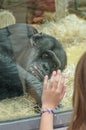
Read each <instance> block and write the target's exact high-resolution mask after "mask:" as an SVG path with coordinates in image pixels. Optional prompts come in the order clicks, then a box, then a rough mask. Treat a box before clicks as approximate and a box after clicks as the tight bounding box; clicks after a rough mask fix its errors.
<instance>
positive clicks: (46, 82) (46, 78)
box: [43, 75, 48, 89]
mask: <svg viewBox="0 0 86 130" xmlns="http://www.w3.org/2000/svg"><path fill="white" fill-rule="evenodd" d="M47 86H48V75H46V76H45V77H44V82H43V89H46V88H47Z"/></svg>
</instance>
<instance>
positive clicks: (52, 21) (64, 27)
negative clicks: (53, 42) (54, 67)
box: [0, 0, 86, 121]
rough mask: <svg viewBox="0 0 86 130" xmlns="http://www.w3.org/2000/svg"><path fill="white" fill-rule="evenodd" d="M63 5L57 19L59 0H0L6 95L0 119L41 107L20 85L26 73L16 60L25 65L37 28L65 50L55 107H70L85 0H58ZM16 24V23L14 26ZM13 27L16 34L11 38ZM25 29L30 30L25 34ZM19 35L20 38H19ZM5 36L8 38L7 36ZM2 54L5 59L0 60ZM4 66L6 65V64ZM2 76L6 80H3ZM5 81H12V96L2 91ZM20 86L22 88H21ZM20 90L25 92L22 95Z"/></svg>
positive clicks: (84, 34) (84, 37)
mask: <svg viewBox="0 0 86 130" xmlns="http://www.w3.org/2000/svg"><path fill="white" fill-rule="evenodd" d="M64 4H66V5H65V13H63V12H64V10H63V11H62V14H61V16H62V18H60V16H59V15H60V13H58V12H57V11H59V10H58V9H57V8H58V2H55V1H54V0H37V1H36V0H21V1H19V0H15V1H14V0H1V1H0V28H1V29H0V53H1V54H0V79H1V80H2V82H3V84H2V86H1V87H0V95H1V97H2V98H3V95H5V96H6V99H3V100H2V99H1V101H0V121H5V120H13V119H20V118H25V117H32V116H37V115H38V114H39V112H40V106H39V105H38V104H37V103H36V98H37V96H35V98H34V97H33V96H32V93H29V95H28V94H27V93H26V90H25V89H26V88H23V86H24V82H23V78H25V77H27V75H28V74H27V73H26V71H25V70H22V68H19V66H18V65H17V63H18V62H21V65H22V67H26V64H28V63H27V62H26V61H27V60H28V57H27V55H28V51H27V50H28V42H29V41H28V37H31V36H32V34H33V33H34V34H35V33H37V32H36V31H38V32H39V33H40V32H42V33H46V34H49V35H52V36H54V37H55V38H56V39H58V41H60V42H61V43H62V45H63V47H64V49H65V51H66V53H67V66H66V68H65V69H64V70H63V73H65V75H66V82H65V84H66V86H67V90H66V91H67V92H66V95H65V97H64V99H63V101H62V102H61V104H60V105H59V106H58V107H57V108H56V112H63V111H65V110H66V111H67V110H70V109H72V93H73V81H74V73H75V67H76V64H77V61H78V59H79V57H80V56H81V55H82V53H83V52H84V51H86V45H85V44H86V29H85V28H86V20H85V19H86V2H85V0H82V1H79V0H77V1H75V3H74V2H73V1H72V0H67V1H66V3H63V5H62V1H61V2H60V3H59V7H60V8H61V9H60V10H62V9H63V8H62V6H63V7H64ZM57 14H58V16H57ZM63 15H64V16H63ZM57 17H58V18H59V20H58V18H57ZM16 23H19V24H17V25H16ZM20 23H21V24H22V25H21V29H20V28H19V25H20ZM24 23H27V24H28V25H29V24H30V25H31V26H32V27H33V28H35V29H34V30H28V27H27V25H25V24H24ZM9 25H14V29H13V30H12V28H11V26H9ZM25 26H26V27H25ZM5 27H7V28H5ZM15 27H16V31H15V33H16V34H15V36H14V35H13V36H12V37H11V33H13V32H14V30H15ZM19 30H20V31H19ZM27 30H28V31H29V33H28V34H27ZM20 34H21V37H19V35H20ZM8 36H9V38H7V37H8ZM3 39H4V40H3ZM22 41H23V42H22ZM12 43H13V44H12ZM19 43H21V44H19ZM46 44H47V43H46ZM22 46H23V47H22ZM7 47H8V48H7ZM21 48H22V49H21ZM82 48H83V49H82ZM19 49H21V53H22V55H23V54H24V56H23V57H22V58H21V57H20V56H19V57H18V55H19V54H18V53H20V51H19ZM3 50H4V55H3ZM9 50H11V51H9ZM33 50H34V49H33ZM29 52H30V50H29ZM32 52H33V51H32ZM7 55H9V57H7ZM10 55H11V56H10ZM32 55H36V53H35V54H33V53H31V55H29V57H31V56H32ZM2 57H3V59H4V60H2ZM10 57H11V59H10ZM8 63H9V64H10V65H11V66H9V64H8ZM3 65H4V66H3ZM7 65H8V67H6V66H7ZM2 69H3V71H2ZM27 69H28V68H27ZM9 70H10V71H9ZM12 72H14V75H12ZM23 74H25V77H23V78H22V77H21V75H23ZM4 75H5V78H6V80H7V82H5V83H4V78H3V77H4ZM9 75H10V76H9ZM15 77H16V78H15ZM28 77H30V78H33V77H31V75H28ZM8 82H9V83H10V84H11V88H15V89H14V90H13V91H14V95H13V93H12V94H11V96H9V95H8V94H7V93H8V92H7V91H6V90H3V91H2V88H3V86H5V85H6V86H7V85H8V84H9V83H8ZM16 84H17V85H18V86H16ZM15 86H16V87H15ZM37 86H41V84H37ZM21 87H22V89H20V88H21ZM9 90H10V88H9ZM23 90H24V91H25V93H24V94H23ZM15 91H17V93H16V92H15Z"/></svg>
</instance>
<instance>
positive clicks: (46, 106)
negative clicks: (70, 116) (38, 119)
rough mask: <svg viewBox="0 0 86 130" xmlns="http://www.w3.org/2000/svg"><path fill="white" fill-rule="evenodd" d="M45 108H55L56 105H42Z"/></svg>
mask: <svg viewBox="0 0 86 130" xmlns="http://www.w3.org/2000/svg"><path fill="white" fill-rule="evenodd" d="M45 108H47V109H53V110H54V109H55V106H51V105H42V109H45Z"/></svg>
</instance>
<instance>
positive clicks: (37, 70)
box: [28, 64, 49, 81]
mask: <svg viewBox="0 0 86 130" xmlns="http://www.w3.org/2000/svg"><path fill="white" fill-rule="evenodd" d="M28 72H29V73H31V74H32V75H33V76H35V77H36V78H37V79H38V80H40V81H43V79H44V76H45V75H49V72H48V71H46V70H44V69H43V67H42V65H38V64H37V65H31V67H29V69H28Z"/></svg>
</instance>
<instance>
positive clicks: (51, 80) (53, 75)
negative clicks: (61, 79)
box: [49, 71, 56, 89]
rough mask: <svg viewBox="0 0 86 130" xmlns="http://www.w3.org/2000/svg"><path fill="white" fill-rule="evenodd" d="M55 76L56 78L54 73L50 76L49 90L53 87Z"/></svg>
mask: <svg viewBox="0 0 86 130" xmlns="http://www.w3.org/2000/svg"><path fill="white" fill-rule="evenodd" d="M55 76H56V71H53V73H52V76H51V78H50V81H49V88H50V89H51V88H53V86H54V82H55V81H54V80H55Z"/></svg>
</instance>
